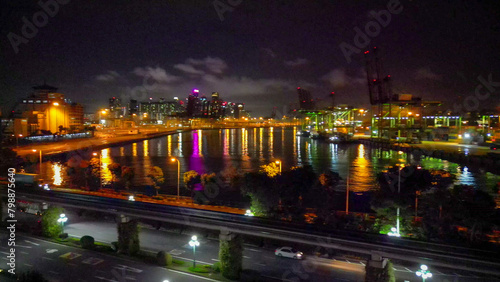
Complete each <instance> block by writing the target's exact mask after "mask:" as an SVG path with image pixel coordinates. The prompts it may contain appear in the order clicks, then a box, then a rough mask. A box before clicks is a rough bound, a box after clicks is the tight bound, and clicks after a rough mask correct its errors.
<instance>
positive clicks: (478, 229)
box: [452, 185, 496, 242]
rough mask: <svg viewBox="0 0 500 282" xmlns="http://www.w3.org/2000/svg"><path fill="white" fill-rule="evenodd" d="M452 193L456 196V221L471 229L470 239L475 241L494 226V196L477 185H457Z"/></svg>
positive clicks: (454, 211) (454, 212)
mask: <svg viewBox="0 0 500 282" xmlns="http://www.w3.org/2000/svg"><path fill="white" fill-rule="evenodd" d="M452 195H453V196H454V197H456V199H457V201H456V202H457V204H456V205H455V206H454V210H453V217H454V218H455V219H456V221H457V222H456V223H457V224H460V225H462V226H465V227H467V228H468V229H469V238H468V239H469V241H471V242H474V241H476V240H478V239H480V240H481V239H485V238H481V236H484V234H485V233H486V232H487V231H490V230H491V228H492V225H493V224H492V223H493V220H494V217H495V212H496V210H495V208H496V203H495V200H494V199H493V197H492V196H491V195H490V194H488V193H486V192H484V191H481V190H478V189H476V188H475V187H472V186H468V185H456V186H455V187H453V190H452Z"/></svg>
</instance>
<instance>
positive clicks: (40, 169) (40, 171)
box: [33, 149, 42, 176]
mask: <svg viewBox="0 0 500 282" xmlns="http://www.w3.org/2000/svg"><path fill="white" fill-rule="evenodd" d="M33 152H36V149H33ZM38 173H39V174H40V176H42V150H40V166H39V169H38Z"/></svg>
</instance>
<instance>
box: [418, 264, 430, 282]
mask: <svg viewBox="0 0 500 282" xmlns="http://www.w3.org/2000/svg"><path fill="white" fill-rule="evenodd" d="M428 269H429V268H428V267H427V265H425V264H422V265H421V266H420V270H417V272H415V274H417V276H418V277H422V282H425V279H427V278H431V277H432V273H431V272H430V271H429V270H428Z"/></svg>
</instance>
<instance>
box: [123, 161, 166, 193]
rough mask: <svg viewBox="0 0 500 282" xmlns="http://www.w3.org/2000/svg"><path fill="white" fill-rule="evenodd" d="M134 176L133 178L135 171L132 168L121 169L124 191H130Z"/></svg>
mask: <svg viewBox="0 0 500 282" xmlns="http://www.w3.org/2000/svg"><path fill="white" fill-rule="evenodd" d="M160 170H161V169H160ZM162 174H163V172H162ZM134 176H135V171H134V168H133V167H128V166H124V167H122V180H123V182H124V184H125V189H127V190H128V189H130V187H131V186H132V180H133V179H134Z"/></svg>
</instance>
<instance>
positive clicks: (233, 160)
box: [43, 127, 500, 192]
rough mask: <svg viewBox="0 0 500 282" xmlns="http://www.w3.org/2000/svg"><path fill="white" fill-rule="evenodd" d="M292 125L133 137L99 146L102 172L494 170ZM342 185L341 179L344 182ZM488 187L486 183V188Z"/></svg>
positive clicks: (53, 172)
mask: <svg viewBox="0 0 500 282" xmlns="http://www.w3.org/2000/svg"><path fill="white" fill-rule="evenodd" d="M296 133H297V128H276V127H275V128H249V129H244V128H240V129H222V130H196V131H191V132H184V133H176V134H173V135H169V136H164V137H160V138H155V139H150V140H145V141H140V142H137V143H133V144H129V145H125V146H119V147H111V148H108V149H104V150H102V151H101V155H102V157H101V161H102V174H103V178H104V179H105V181H109V180H110V179H111V173H110V172H109V170H108V169H107V166H108V165H109V164H111V163H113V162H118V163H120V164H121V165H125V166H131V167H133V168H134V169H135V173H136V176H135V179H134V185H137V186H142V185H148V184H149V183H150V180H149V179H148V177H146V175H147V174H148V171H149V169H150V167H151V166H158V167H160V168H162V170H163V172H164V174H165V182H166V186H167V187H176V185H177V163H176V162H172V161H171V160H170V159H171V157H176V158H178V159H179V160H180V167H181V186H182V174H183V173H184V172H186V171H188V170H195V171H197V172H198V173H200V174H201V173H207V172H220V171H222V170H224V169H226V168H229V167H234V168H236V169H238V170H241V171H242V172H249V171H253V170H258V169H259V167H260V166H261V165H264V164H269V163H270V162H273V161H276V160H280V161H282V169H283V170H287V169H289V168H290V167H293V166H300V165H306V164H309V165H312V167H313V168H314V170H315V171H317V172H318V173H321V172H323V171H326V170H333V171H336V172H338V173H339V174H340V175H341V177H342V178H343V179H344V181H345V179H346V178H347V175H348V174H349V176H350V177H349V178H350V189H351V190H352V191H354V192H364V191H369V190H372V189H374V188H375V176H376V174H377V173H378V172H380V171H382V170H384V169H386V168H387V167H388V166H391V165H395V164H398V163H399V164H408V163H411V164H420V165H421V166H422V167H424V168H429V169H430V168H433V169H445V170H447V171H449V172H451V173H452V174H455V175H456V177H457V180H456V183H461V184H468V185H475V186H477V187H481V188H490V187H492V186H494V185H495V183H498V182H499V181H500V176H498V175H494V174H491V173H486V172H482V171H478V172H474V173H473V172H470V171H469V169H468V168H467V167H462V166H460V165H458V164H456V163H451V162H448V161H445V160H441V159H435V158H423V159H420V160H416V159H413V157H412V156H411V155H408V154H406V153H405V154H402V155H399V154H398V152H397V151H383V150H381V149H376V148H370V147H369V146H367V145H362V144H346V145H343V144H341V145H339V144H329V143H324V142H321V141H317V140H311V139H309V138H304V137H300V136H296ZM43 171H44V179H50V181H51V182H52V183H53V184H54V185H62V186H67V183H66V182H67V176H66V172H65V167H64V166H63V165H61V164H58V163H49V162H47V163H44V168H43ZM344 185H345V184H344ZM488 190H489V189H488Z"/></svg>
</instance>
